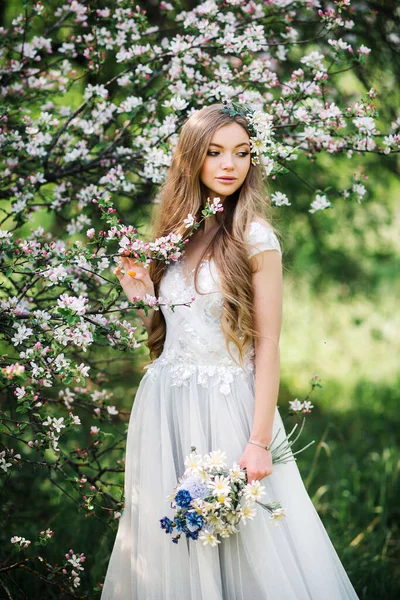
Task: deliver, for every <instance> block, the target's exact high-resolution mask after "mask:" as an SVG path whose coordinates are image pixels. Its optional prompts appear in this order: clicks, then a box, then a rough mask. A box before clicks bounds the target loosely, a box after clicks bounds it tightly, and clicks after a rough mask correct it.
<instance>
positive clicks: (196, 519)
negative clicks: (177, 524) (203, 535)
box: [186, 512, 204, 532]
mask: <svg viewBox="0 0 400 600" xmlns="http://www.w3.org/2000/svg"><path fill="white" fill-rule="evenodd" d="M203 522H204V520H203V517H202V515H199V514H198V513H196V512H190V513H188V514H187V515H186V526H187V528H188V529H189V531H192V532H195V531H196V532H197V531H198V530H199V529H201V528H202V527H203Z"/></svg>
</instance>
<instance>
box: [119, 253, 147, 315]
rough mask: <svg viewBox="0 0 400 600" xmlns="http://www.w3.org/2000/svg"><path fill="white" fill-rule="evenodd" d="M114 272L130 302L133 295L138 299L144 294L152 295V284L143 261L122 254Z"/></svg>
mask: <svg viewBox="0 0 400 600" xmlns="http://www.w3.org/2000/svg"><path fill="white" fill-rule="evenodd" d="M122 268H123V269H124V271H125V274H124V275H123V274H122ZM114 273H115V275H116V276H117V277H118V279H119V282H120V284H121V286H122V289H123V290H124V292H125V294H126V297H127V298H128V300H129V301H130V302H132V303H133V302H134V300H133V297H134V296H136V298H140V299H143V298H144V297H145V296H146V294H149V295H150V296H154V285H153V282H152V280H151V279H150V275H149V273H148V271H147V269H146V267H145V266H144V265H143V263H141V262H139V261H137V260H134V259H133V258H128V257H127V256H123V257H122V260H121V264H120V265H118V267H117V268H116V269H115V271H114ZM129 273H130V275H129Z"/></svg>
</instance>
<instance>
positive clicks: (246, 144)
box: [210, 142, 250, 148]
mask: <svg viewBox="0 0 400 600" xmlns="http://www.w3.org/2000/svg"><path fill="white" fill-rule="evenodd" d="M210 146H217V148H223V146H221V145H220V144H215V143H214V142H211V143H210ZM239 146H249V148H250V144H249V143H248V142H242V143H241V144H238V145H237V146H235V148H239Z"/></svg>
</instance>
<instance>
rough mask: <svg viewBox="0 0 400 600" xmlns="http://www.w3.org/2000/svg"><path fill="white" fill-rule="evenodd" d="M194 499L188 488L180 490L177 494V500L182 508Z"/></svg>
mask: <svg viewBox="0 0 400 600" xmlns="http://www.w3.org/2000/svg"><path fill="white" fill-rule="evenodd" d="M191 500H192V496H191V495H190V493H189V492H188V491H187V490H179V492H178V493H177V495H176V496H175V502H176V504H177V505H178V506H180V507H181V508H187V507H188V506H189V504H190V501H191Z"/></svg>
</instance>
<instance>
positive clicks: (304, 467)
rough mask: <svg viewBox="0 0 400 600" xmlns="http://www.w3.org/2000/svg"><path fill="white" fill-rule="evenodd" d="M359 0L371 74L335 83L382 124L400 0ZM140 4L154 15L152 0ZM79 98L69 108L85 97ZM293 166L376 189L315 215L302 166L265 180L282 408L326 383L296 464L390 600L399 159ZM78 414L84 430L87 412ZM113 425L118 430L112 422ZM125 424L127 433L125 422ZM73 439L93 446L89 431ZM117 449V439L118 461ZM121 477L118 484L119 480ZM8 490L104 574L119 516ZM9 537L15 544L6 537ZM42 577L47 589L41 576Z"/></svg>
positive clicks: (92, 577)
mask: <svg viewBox="0 0 400 600" xmlns="http://www.w3.org/2000/svg"><path fill="white" fill-rule="evenodd" d="M189 4H190V3H187V5H188V6H189ZM192 4H193V3H192ZM357 5H358V6H361V7H364V9H365V10H364V17H363V18H360V19H359V21H358V22H357V27H356V32H357V36H358V39H359V41H360V43H365V45H367V46H368V47H369V48H371V49H372V53H371V55H370V56H369V58H368V64H367V68H366V69H365V70H362V71H361V70H356V71H355V72H346V73H343V74H342V75H341V76H340V77H338V78H337V85H338V86H340V88H341V89H342V91H343V96H344V100H345V101H346V100H347V99H352V98H354V97H355V95H356V94H363V93H365V92H366V91H368V89H369V88H371V87H376V88H377V90H378V92H379V94H380V96H379V97H378V100H377V105H378V108H379V111H380V118H379V123H380V125H381V126H382V130H385V131H386V130H387V129H388V126H389V125H390V123H391V121H394V120H395V119H396V118H397V116H398V113H397V110H398V106H399V100H400V94H399V90H398V87H396V85H395V83H396V81H399V75H400V65H399V60H398V56H399V45H400V41H399V40H400V38H399V36H397V38H396V37H395V35H394V32H395V31H396V29H398V25H399V20H400V15H399V11H398V10H397V9H396V6H397V3H396V2H384V1H381V2H380V1H377V2H368V1H365V2H357ZM146 7H147V9H148V11H149V14H150V16H151V19H152V21H153V22H154V23H156V22H157V20H158V18H159V15H158V12H157V10H156V8H155V6H153V5H152V4H151V3H146ZM1 10H2V21H3V24H4V23H8V22H9V21H10V18H12V16H14V15H15V14H17V13H18V12H19V6H18V3H17V2H14V1H11V0H8V2H6V3H5V4H4V5H3V8H2V9H1ZM374 10H375V11H376V10H377V11H378V13H377V14H376V16H375V20H374V26H371V21H370V20H369V17H368V15H370V14H371V11H374ZM289 67H290V64H289V65H288V67H287V68H288V69H289ZM74 94H76V97H74V95H73V94H72V95H71V99H70V101H71V103H72V104H74V103H75V102H78V100H79V97H78V96H79V94H78V93H77V92H74ZM63 102H65V98H64V99H63ZM296 170H297V172H298V173H300V174H301V176H302V178H303V179H305V180H308V181H311V182H312V183H313V185H315V186H316V187H319V188H324V187H326V186H328V185H330V183H332V182H337V181H340V183H341V185H343V187H346V186H348V185H351V181H352V176H353V173H354V172H355V171H358V172H361V171H362V172H364V173H365V174H366V175H367V176H368V180H367V181H366V182H363V183H364V184H365V185H366V187H367V189H368V194H367V195H366V197H365V198H364V199H363V201H362V202H361V204H358V203H356V202H354V201H353V202H349V201H347V200H346V199H345V198H343V199H342V200H339V201H336V202H335V204H334V208H333V210H326V211H324V212H321V213H316V214H314V215H312V214H310V213H309V212H308V208H309V205H310V202H311V200H312V198H311V193H310V190H309V189H308V188H307V187H306V186H304V185H302V184H301V183H300V182H299V180H298V179H297V178H296V177H295V176H294V175H292V174H288V175H286V176H284V177H281V178H280V179H279V180H277V181H276V182H273V183H271V184H270V190H269V192H270V193H272V192H273V191H274V190H275V189H276V190H280V191H283V192H285V193H286V194H287V195H288V197H289V199H290V201H291V206H290V207H281V208H274V209H273V221H274V225H275V226H276V227H277V229H278V230H279V231H280V232H281V234H282V240H281V243H282V247H283V250H284V254H283V263H284V271H285V273H284V319H283V329H282V337H281V364H282V378H281V387H280V394H279V407H280V409H281V413H282V415H283V416H284V415H285V414H286V412H287V407H288V401H289V400H293V399H294V398H299V399H300V400H301V399H303V398H304V396H305V395H306V394H307V393H308V391H309V384H308V381H309V380H310V379H311V377H312V375H314V374H316V373H317V374H318V375H319V377H320V379H321V383H322V386H323V387H322V389H320V390H318V391H316V393H315V394H313V395H312V398H311V399H312V401H313V404H314V405H315V408H314V411H313V414H312V415H311V416H310V417H309V418H308V420H307V425H306V428H305V431H304V435H303V440H304V441H309V440H312V439H314V440H315V441H316V443H315V445H314V446H312V447H311V448H310V449H308V450H307V451H306V452H305V453H304V454H301V455H300V457H299V468H300V470H301V473H302V476H303V478H304V481H305V484H306V486H307V489H308V492H309V494H310V496H311V498H312V500H313V502H314V504H315V506H316V508H317V510H318V511H319V514H320V516H321V518H322V520H323V522H324V524H325V526H326V528H327V530H328V533H329V535H330V536H331V539H332V541H333V543H334V545H335V547H336V549H337V552H338V554H339V556H340V558H341V559H342V561H343V564H344V566H345V568H346V570H347V572H348V574H349V576H350V578H351V580H352V582H353V584H354V585H355V587H356V589H357V592H358V594H359V596H360V598H362V599H369V600H373V599H377V600H378V599H379V600H380V599H385V600H390V599H393V600H394V599H395V598H398V597H399V595H400V567H399V516H400V515H399V497H400V485H399V455H398V446H399V433H398V432H399V431H400V412H399V401H400V369H399V357H400V335H399V332H400V328H399V320H400V316H399V300H398V298H399V296H400V282H399V276H398V275H399V272H400V271H399V266H400V265H399V256H400V241H399V216H400V203H399V197H400V181H399V177H398V175H399V170H400V169H399V155H398V154H391V155H389V156H386V157H382V156H378V155H375V154H370V155H368V156H356V157H354V158H353V159H352V160H351V161H350V160H348V159H347V158H346V157H344V156H343V157H334V158H333V157H330V156H328V155H321V156H319V157H318V158H317V160H316V162H315V163H310V162H309V161H308V160H307V159H305V158H304V157H301V158H299V160H298V161H297V163H296ZM154 193H155V190H154V189H153V190H149V195H148V197H147V198H144V199H143V202H142V203H140V204H137V205H135V206H132V205H131V204H130V203H129V200H127V199H122V198H121V200H120V206H121V210H122V211H123V213H124V215H125V216H126V219H127V222H130V223H132V224H134V225H139V226H142V227H143V231H144V232H145V231H146V230H148V228H147V223H148V220H149V216H150V211H151V206H150V205H149V204H148V201H149V199H150V198H151V196H152V195H154ZM39 223H40V224H41V225H42V226H43V227H45V229H48V230H53V231H57V230H58V229H59V228H62V223H61V222H60V221H59V220H58V218H57V217H56V216H55V215H51V214H43V213H36V216H35V221H34V222H33V223H30V224H29V225H26V226H25V227H24V228H23V229H22V230H21V232H20V235H21V236H22V235H23V233H24V231H25V233H28V232H29V229H30V228H33V227H35V226H37V225H38V224H39ZM145 358H146V357H145V356H144V355H140V356H138V358H137V360H136V362H137V365H136V367H135V364H134V360H133V358H132V356H127V357H120V358H119V360H118V362H115V363H114V362H113V363H111V365H110V366H109V368H107V379H106V381H105V383H104V387H108V388H110V389H112V390H113V392H114V397H115V399H116V401H117V402H118V405H119V407H124V408H125V409H126V411H127V414H128V413H129V410H130V408H131V405H132V401H133V399H134V393H135V389H136V386H137V384H138V382H139V380H140V377H141V371H140V365H139V363H140V362H141V361H143V360H144V359H145ZM109 359H112V360H114V359H115V353H114V354H113V353H112V352H111V351H109V350H108V349H103V350H102V352H101V357H100V355H99V359H98V360H99V361H100V360H103V361H105V364H106V363H107V361H108V360H109ZM99 364H100V363H99ZM135 369H136V370H135ZM82 422H83V425H85V417H83V418H82ZM88 423H89V421H88ZM109 430H110V431H116V430H114V428H113V427H111V426H110V427H109ZM117 430H119V431H121V430H123V424H122V425H121V427H119V428H117ZM76 443H77V445H79V446H83V445H84V444H85V443H88V435H87V431H86V432H85V427H83V428H82V434H81V438H80V437H79V435H77V440H76ZM122 453H123V444H120V445H119V446H118V447H117V448H116V450H115V452H114V458H115V460H120V459H121V457H122ZM110 464H111V463H110ZM114 481H115V482H116V483H117V484H119V486H121V485H122V483H123V477H122V475H119V476H117V477H116V479H115V480H114ZM114 489H118V486H117V487H116V488H114ZM111 490H112V488H110V491H111ZM114 493H115V492H114ZM9 494H10V496H9V498H10V499H11V501H12V502H13V504H14V508H13V509H10V517H9V518H10V522H12V524H13V527H14V529H16V528H17V529H18V531H17V530H15V531H13V534H18V535H24V536H25V537H29V531H30V530H32V531H36V530H37V526H38V524H40V528H43V529H44V528H46V527H51V528H52V529H54V530H55V531H56V534H57V535H56V538H55V539H54V541H53V542H52V543H53V544H55V545H56V546H57V547H58V548H59V551H60V552H61V553H63V552H65V551H66V549H67V548H69V547H72V546H73V548H74V549H75V550H76V551H79V552H84V553H85V554H86V555H87V556H88V557H89V560H88V561H87V563H86V565H85V574H84V575H83V580H84V585H85V586H87V587H88V588H89V589H90V588H93V586H95V584H96V583H97V582H100V581H102V579H103V577H104V575H105V570H106V567H107V562H108V558H109V554H110V552H111V548H112V544H113V541H114V537H115V531H116V525H117V523H115V524H114V526H113V527H107V528H105V527H104V525H103V524H102V523H101V522H100V521H98V520H95V519H83V518H82V517H79V519H77V516H76V515H77V510H78V509H77V506H76V505H75V504H74V503H73V502H71V503H68V501H67V500H66V498H65V496H64V495H63V494H62V493H61V492H60V491H59V490H57V489H56V488H55V487H54V486H52V485H51V484H50V483H49V481H48V480H47V479H46V477H45V474H43V473H39V472H35V471H32V473H31V475H30V476H28V477H27V479H26V480H25V481H22V480H21V479H19V480H17V479H13V480H12V486H10V489H9ZM38 498H40V506H38V502H37V499H38ZM16 504H18V506H16ZM7 510H8V509H7ZM3 517H4V510H3ZM74 523H76V524H77V525H76V526H75V525H74ZM32 535H34V534H33V533H32ZM2 541H3V544H4V543H6V542H7V543H8V532H7V538H6V539H5V540H2ZM3 544H2V545H3ZM35 586H37V593H39V590H40V582H37V583H34V584H33V589H34V588H35ZM35 594H36V593H35ZM21 597H24V596H21ZM31 597H32V598H36V597H39V596H38V595H34V596H31ZM41 597H43V596H41ZM48 597H51V596H48ZM93 597H97V596H96V593H93ZM321 600H322V599H321Z"/></svg>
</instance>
